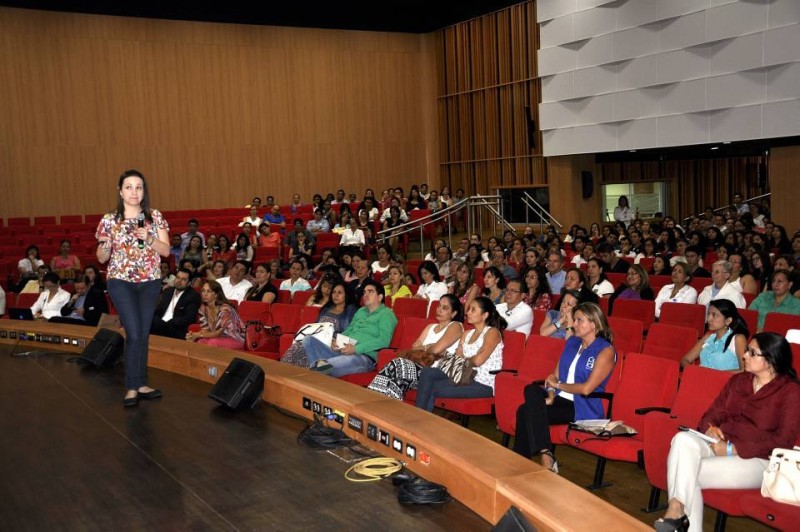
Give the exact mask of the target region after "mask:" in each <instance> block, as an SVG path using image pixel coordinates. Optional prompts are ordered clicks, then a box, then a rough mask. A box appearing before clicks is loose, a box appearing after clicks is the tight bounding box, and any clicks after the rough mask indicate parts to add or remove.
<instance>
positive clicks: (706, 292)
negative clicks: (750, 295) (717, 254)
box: [687, 255, 745, 308]
mask: <svg viewBox="0 0 800 532" xmlns="http://www.w3.org/2000/svg"><path fill="white" fill-rule="evenodd" d="M687 256H688V255H687ZM731 268H732V265H731V263H730V262H727V261H724V260H718V261H717V262H715V263H714V264H713V265H712V266H711V280H712V283H711V284H710V285H708V286H706V287H705V288H703V291H702V292H700V295H698V296H697V302H698V303H699V304H700V305H705V306H706V307H708V303H709V302H710V301H711V300H712V299H728V300H730V301H731V302H732V303H733V304H734V305H736V308H744V307H745V302H744V296H743V295H742V293H741V292H740V291H738V290H736V288H734V287H733V285H731V283H730V282H729V281H728V279H730V278H731Z"/></svg>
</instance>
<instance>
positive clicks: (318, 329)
mask: <svg viewBox="0 0 800 532" xmlns="http://www.w3.org/2000/svg"><path fill="white" fill-rule="evenodd" d="M333 333H334V327H333V323H331V322H329V321H325V322H321V323H309V324H307V325H303V326H302V327H300V330H299V331H297V334H295V335H294V341H295V342H302V341H303V340H305V339H306V338H308V337H310V336H313V337H314V338H316V339H317V340H319V341H320V342H322V343H323V344H325V345H331V342H332V341H333Z"/></svg>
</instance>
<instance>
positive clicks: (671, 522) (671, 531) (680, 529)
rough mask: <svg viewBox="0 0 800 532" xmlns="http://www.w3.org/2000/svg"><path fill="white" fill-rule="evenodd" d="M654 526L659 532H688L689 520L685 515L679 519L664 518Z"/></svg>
mask: <svg viewBox="0 0 800 532" xmlns="http://www.w3.org/2000/svg"><path fill="white" fill-rule="evenodd" d="M653 526H655V529H656V530H657V531H658V532H688V530H689V518H688V517H686V516H685V515H683V516H681V517H679V518H677V519H667V518H666V517H662V518H661V519H659V520H658V521H656V522H655V523H653Z"/></svg>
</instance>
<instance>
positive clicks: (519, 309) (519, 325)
mask: <svg viewBox="0 0 800 532" xmlns="http://www.w3.org/2000/svg"><path fill="white" fill-rule="evenodd" d="M524 296H525V292H524V291H523V288H522V281H521V280H519V279H511V280H510V281H508V284H506V297H505V301H504V302H502V303H500V304H499V305H497V307H496V308H497V313H498V314H500V316H501V317H502V318H503V319H504V320H506V330H507V331H516V332H521V333H522V334H524V335H525V338H526V339H527V338H528V336H529V335H530V334H531V326H532V325H533V310H531V307H530V306H529V305H528V304H527V303H525V302H524V301H523V300H522V299H523V297H524Z"/></svg>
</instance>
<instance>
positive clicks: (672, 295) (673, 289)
mask: <svg viewBox="0 0 800 532" xmlns="http://www.w3.org/2000/svg"><path fill="white" fill-rule="evenodd" d="M691 280H692V275H691V274H690V273H689V266H687V265H686V263H685V262H676V263H675V266H673V267H672V284H668V285H665V286H664V287H663V288H661V290H660V291H659V292H658V296H656V317H659V316H661V305H663V304H664V303H697V290H695V289H694V288H693V287H692V286H690V285H689V281H691Z"/></svg>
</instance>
